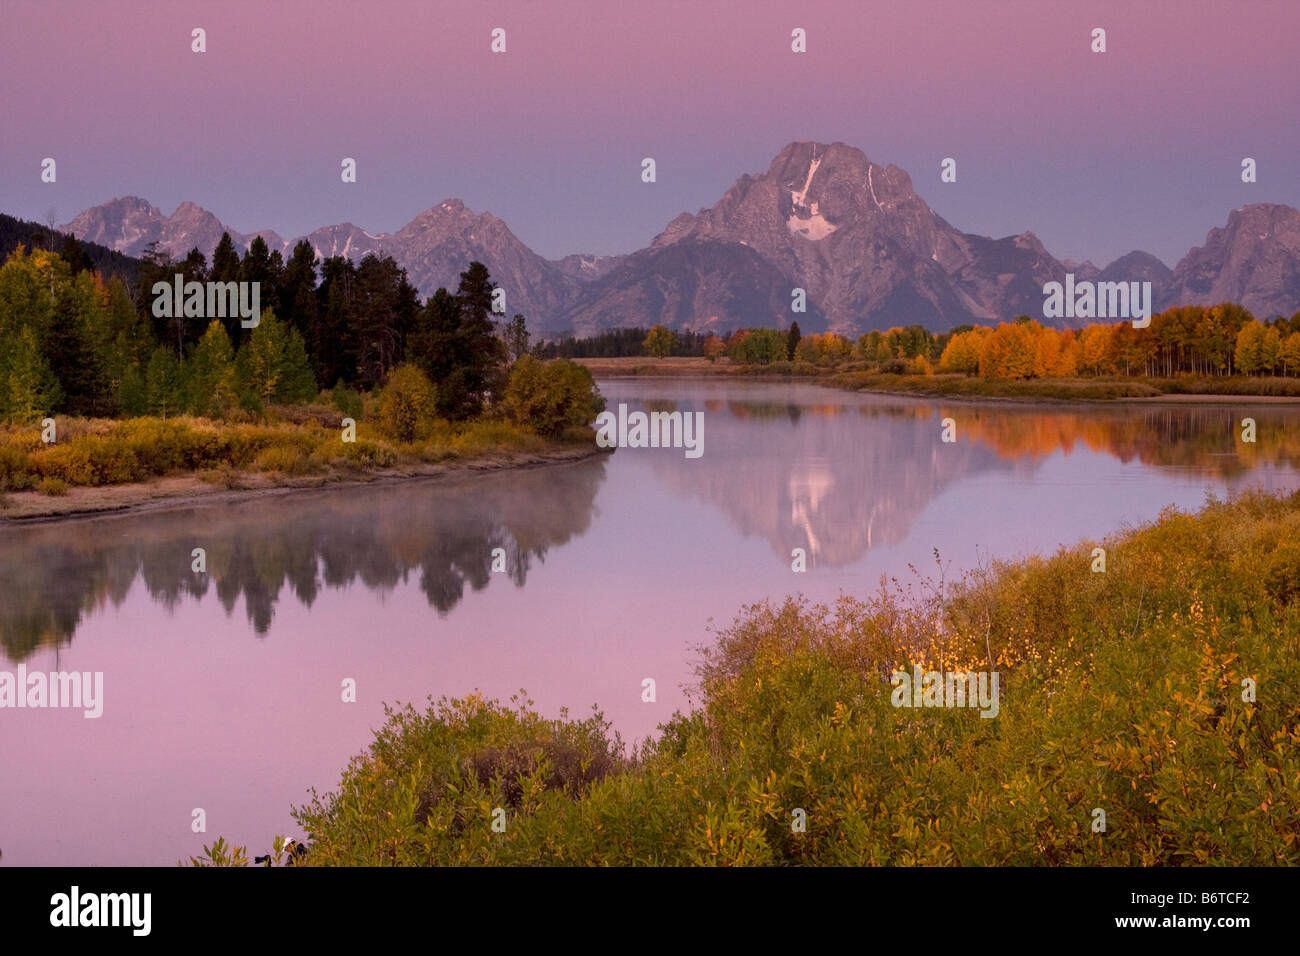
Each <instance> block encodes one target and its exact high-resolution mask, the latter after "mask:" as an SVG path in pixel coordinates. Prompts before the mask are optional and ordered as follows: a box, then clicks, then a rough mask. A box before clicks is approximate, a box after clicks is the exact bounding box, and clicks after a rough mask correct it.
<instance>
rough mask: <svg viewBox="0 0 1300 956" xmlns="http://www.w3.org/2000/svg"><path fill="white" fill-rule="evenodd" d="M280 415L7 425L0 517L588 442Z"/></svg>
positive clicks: (574, 434)
mask: <svg viewBox="0 0 1300 956" xmlns="http://www.w3.org/2000/svg"><path fill="white" fill-rule="evenodd" d="M282 412H283V417H282V418H281V419H280V420H278V421H275V422H273V423H265V424H233V423H228V422H219V421H212V420H209V419H204V418H191V417H177V418H169V419H167V420H162V419H159V418H135V419H127V420H114V419H76V418H65V417H62V416H60V417H58V418H57V419H56V420H55V428H56V435H57V438H58V441H57V442H54V443H45V442H43V441H42V440H41V434H40V431H39V430H38V429H35V428H31V427H25V428H19V427H16V426H9V427H6V428H3V429H2V430H0V518H4V517H8V518H13V517H40V516H46V515H57V514H63V513H75V512H82V511H98V510H109V509H115V508H120V507H122V506H130V505H136V504H141V503H143V502H145V501H149V500H153V499H157V498H160V497H177V496H179V497H192V496H198V495H202V494H204V493H208V492H212V491H241V490H243V491H255V490H261V489H267V488H275V487H286V486H315V485H319V484H321V483H324V482H331V481H355V480H361V479H366V478H376V477H399V476H403V475H422V474H432V473H436V472H437V471H439V470H446V469H449V468H455V467H461V466H464V467H480V466H485V465H492V464H497V465H502V464H511V463H515V462H519V463H531V462H534V461H537V460H538V459H539V458H546V457H572V456H573V455H574V454H575V453H579V452H581V451H584V450H589V449H592V448H594V441H593V439H592V432H591V431H590V430H589V429H574V430H570V431H569V432H567V433H565V434H564V435H563V436H561V437H558V438H554V439H550V438H543V437H541V436H539V435H537V434H536V433H535V432H534V431H532V430H531V429H529V428H525V427H523V426H520V425H515V424H511V423H509V422H503V421H472V422H466V423H457V424H453V423H450V422H446V421H441V422H439V423H437V425H436V426H434V427H433V428H432V429H430V430H429V432H428V434H426V435H424V436H422V437H421V438H420V439H419V440H418V441H413V442H399V441H396V440H394V439H392V438H391V437H389V436H386V435H384V434H382V433H381V432H380V431H378V430H377V429H376V428H375V427H374V426H373V425H371V424H370V423H368V422H364V421H363V422H359V423H357V425H356V435H355V441H344V440H343V436H342V430H341V429H340V428H339V427H338V422H339V418H340V416H339V414H338V413H337V412H336V411H334V410H332V409H330V408H328V407H325V406H298V407H294V408H285V409H283V410H282Z"/></svg>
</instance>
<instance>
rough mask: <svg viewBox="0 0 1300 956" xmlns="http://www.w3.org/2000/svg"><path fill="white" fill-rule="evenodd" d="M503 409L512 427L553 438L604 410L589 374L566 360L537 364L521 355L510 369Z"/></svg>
mask: <svg viewBox="0 0 1300 956" xmlns="http://www.w3.org/2000/svg"><path fill="white" fill-rule="evenodd" d="M503 404H504V407H505V411H506V414H507V416H509V417H510V418H511V420H513V421H514V422H515V423H516V424H519V425H527V426H528V427H530V428H532V429H534V430H535V431H536V432H537V433H538V434H539V435H545V436H547V437H552V438H553V437H556V436H558V435H560V434H561V433H563V432H564V430H565V429H566V428H571V427H575V426H584V425H590V424H591V423H592V422H593V421H595V419H596V416H597V415H599V414H600V413H601V412H602V411H604V409H605V400H604V399H603V398H601V397H600V391H599V389H597V388H596V383H595V381H594V380H593V379H592V377H591V372H589V371H587V369H586V368H585V367H584V366H582V365H579V364H578V363H576V362H570V361H569V360H568V359H553V360H551V361H549V362H540V361H538V360H537V359H535V358H533V357H532V356H531V355H525V356H522V357H521V358H520V359H519V360H518V361H516V362H515V364H514V366H513V367H512V368H511V369H510V378H509V381H508V382H507V383H506V393H505V400H504V403H503Z"/></svg>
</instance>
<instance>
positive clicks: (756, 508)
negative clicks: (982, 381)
mask: <svg viewBox="0 0 1300 956" xmlns="http://www.w3.org/2000/svg"><path fill="white" fill-rule="evenodd" d="M655 387H656V386H655V385H653V384H651V385H649V386H638V388H637V392H638V393H641V394H646V395H647V396H649V395H650V394H653V390H654V388H655ZM621 390H622V391H625V392H626V394H623V395H618V396H617V399H618V400H620V401H629V402H632V403H635V399H633V398H632V394H633V392H632V387H631V386H623V387H622V389H621ZM810 393H811V395H813V396H817V395H819V394H822V393H820V392H818V391H816V390H810V391H805V392H803V393H801V394H802V395H808V394H810ZM706 394H707V393H705V394H700V395H696V396H692V397H691V398H690V399H678V400H677V401H675V402H667V401H664V400H662V399H659V398H657V397H655V398H650V397H647V398H646V399H645V405H646V407H647V408H650V409H652V410H656V409H657V410H663V411H673V410H680V411H683V412H687V411H692V410H695V409H698V408H703V409H704V411H705V415H706V426H705V435H706V438H705V453H704V455H703V456H702V457H701V458H699V459H698V460H695V461H692V462H686V463H683V462H681V461H678V460H677V459H676V457H675V456H673V455H670V454H663V453H661V452H659V451H657V450H655V451H653V452H641V454H644V455H645V458H644V460H645V461H646V462H647V464H648V467H650V468H651V469H652V470H653V471H654V472H655V474H656V476H657V477H658V478H659V480H661V481H663V482H664V483H665V484H666V485H668V486H669V487H671V488H672V489H673V490H674V491H675V492H677V493H678V494H681V495H684V496H689V497H694V498H697V499H702V500H705V501H707V502H709V503H710V504H711V505H713V506H715V507H717V508H718V509H720V510H721V511H722V512H724V513H725V514H726V515H727V516H728V518H729V519H730V521H731V522H732V524H733V525H734V526H735V527H736V528H737V529H738V530H739V531H741V532H742V533H744V534H746V535H750V534H755V535H759V536H761V537H763V538H765V539H766V540H767V541H768V542H769V544H770V545H771V547H772V550H773V551H774V552H775V553H776V554H778V555H780V556H781V557H782V559H783V560H785V561H789V560H790V554H791V551H792V550H793V549H794V548H803V549H804V550H805V551H806V553H807V559H808V566H809V567H810V568H811V567H815V566H818V565H821V566H830V567H842V566H845V565H849V564H852V563H853V562H856V561H858V560H860V559H861V558H862V556H863V555H864V554H865V553H866V552H867V551H868V550H869V549H871V548H873V547H878V546H892V545H896V544H898V543H899V542H901V541H902V540H904V539H905V538H906V537H907V535H908V533H909V530H910V529H911V527H912V525H913V523H914V522H915V520H916V519H917V518H918V517H919V516H920V515H921V514H922V513H923V512H924V511H925V509H926V507H927V506H928V505H929V503H930V502H931V501H932V500H933V499H934V498H935V497H936V496H937V495H939V494H940V493H942V492H943V491H944V490H945V489H947V488H949V487H950V486H953V485H954V484H956V483H958V482H960V481H962V480H966V479H970V478H973V477H975V476H978V475H981V474H986V473H999V472H1002V473H1007V474H1012V475H1028V474H1030V473H1032V472H1033V471H1035V470H1036V469H1037V468H1039V467H1040V466H1041V465H1042V463H1043V462H1044V461H1045V460H1046V459H1048V458H1049V457H1051V456H1053V455H1056V454H1058V453H1060V454H1063V455H1065V456H1071V455H1074V454H1076V453H1080V454H1082V455H1083V457H1084V458H1096V457H1102V458H1105V457H1109V458H1112V459H1115V460H1118V461H1120V462H1122V463H1125V464H1128V463H1132V462H1136V463H1138V464H1140V465H1142V466H1145V467H1149V468H1153V469H1176V470H1178V471H1179V472H1181V473H1182V475H1183V476H1185V477H1200V478H1204V479H1208V482H1209V483H1210V484H1214V485H1232V484H1235V483H1236V482H1237V481H1238V479H1241V478H1242V477H1244V476H1246V475H1247V474H1249V473H1250V472H1251V471H1252V470H1253V469H1255V468H1258V467H1260V466H1263V465H1275V466H1277V465H1280V466H1287V467H1288V468H1296V467H1297V466H1300V433H1297V431H1296V430H1295V429H1292V428H1290V427H1289V426H1290V423H1291V422H1292V421H1293V420H1294V418H1295V412H1294V410H1291V409H1288V408H1286V407H1282V406H1267V405H1263V406H1245V405H1242V406H1205V405H1194V406H1192V405H1189V406H1177V405H1159V406H1154V405H1153V406H1132V405H1127V406H1087V407H1078V406H1073V407H1066V406H1061V407H1056V408H1047V409H1043V408H1031V407H1026V406H1013V405H998V406H990V405H985V406H975V405H969V404H961V405H946V404H943V403H932V402H923V401H910V400H904V401H894V400H890V399H884V398H880V397H875V396H873V397H858V396H852V397H848V398H841V397H839V396H834V395H830V396H829V397H827V398H825V399H822V400H817V399H816V398H815V397H814V398H813V399H812V400H807V401H804V402H801V403H798V404H795V403H792V402H790V401H788V400H772V401H745V400H736V399H727V400H722V399H717V398H710V397H706ZM1244 417H1251V418H1253V419H1254V420H1255V423H1256V432H1257V440H1256V441H1255V442H1254V443H1244V442H1242V441H1241V420H1242V419H1243V418H1244ZM944 418H952V419H953V420H954V421H955V422H956V434H957V441H956V443H952V444H945V443H943V442H941V440H940V433H941V426H940V421H941V419H944ZM629 453H630V454H637V453H638V452H637V451H635V450H634V451H631V452H629ZM988 505H989V507H990V508H994V509H996V508H999V507H1008V506H1010V503H1009V502H1007V501H1001V500H993V501H989V502H988Z"/></svg>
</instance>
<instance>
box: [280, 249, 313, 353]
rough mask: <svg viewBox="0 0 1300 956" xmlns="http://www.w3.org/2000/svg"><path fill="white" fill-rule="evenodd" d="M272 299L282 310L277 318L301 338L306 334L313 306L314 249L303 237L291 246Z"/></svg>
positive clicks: (309, 328) (307, 333) (311, 320)
mask: <svg viewBox="0 0 1300 956" xmlns="http://www.w3.org/2000/svg"><path fill="white" fill-rule="evenodd" d="M276 298H277V299H278V300H279V302H280V307H281V308H282V309H283V314H282V315H281V316H280V317H281V318H282V319H284V320H285V321H286V322H288V323H289V325H291V326H292V327H293V328H295V329H297V330H298V332H299V333H300V334H301V335H302V336H303V338H306V337H307V336H308V335H310V334H311V329H312V325H313V322H314V320H315V314H314V312H315V306H316V250H315V249H313V248H312V247H311V243H310V242H308V241H307V240H306V239H300V240H299V241H298V244H297V245H295V246H294V247H293V253H292V255H290V256H289V261H288V263H286V264H285V267H284V275H283V277H282V282H281V285H280V289H279V291H278V292H277V294H276Z"/></svg>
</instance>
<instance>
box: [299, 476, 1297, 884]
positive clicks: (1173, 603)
mask: <svg viewBox="0 0 1300 956" xmlns="http://www.w3.org/2000/svg"><path fill="white" fill-rule="evenodd" d="M1297 534H1300V493H1297V494H1295V495H1292V496H1290V497H1285V498H1284V497H1273V496H1268V495H1264V494H1261V493H1250V494H1247V495H1243V496H1242V497H1241V498H1240V499H1238V500H1236V501H1233V502H1228V503H1223V502H1217V501H1213V500H1212V501H1210V502H1209V503H1208V504H1207V506H1206V507H1205V508H1204V509H1203V510H1202V511H1201V513H1200V514H1197V515H1185V514H1180V513H1177V512H1173V511H1169V512H1167V513H1165V514H1164V515H1162V516H1161V519H1160V520H1159V521H1158V522H1155V523H1153V524H1151V525H1149V526H1146V527H1143V528H1139V529H1137V530H1134V531H1131V532H1128V533H1126V534H1124V535H1123V536H1119V537H1116V538H1114V539H1110V540H1107V541H1106V542H1104V543H1105V546H1106V548H1107V552H1108V560H1109V561H1110V562H1111V563H1112V564H1113V566H1115V567H1122V568H1126V569H1128V570H1127V571H1125V572H1124V573H1122V574H1116V573H1112V574H1093V573H1092V572H1091V548H1092V547H1093V544H1094V543H1093V542H1083V543H1081V544H1079V545H1076V546H1075V547H1073V548H1067V549H1062V550H1061V551H1060V552H1058V553H1057V554H1055V555H1053V556H1050V557H1039V558H1030V559H1028V560H1023V561H1018V562H1015V563H1007V564H995V565H994V566H993V567H992V568H990V569H988V570H987V571H978V572H976V573H973V574H970V575H968V576H966V577H965V578H964V579H962V580H961V581H959V582H957V583H956V584H955V585H948V586H937V587H931V586H930V585H929V584H928V583H927V582H924V581H922V582H920V583H919V585H918V587H917V588H915V589H912V590H908V589H907V588H901V589H898V590H894V591H889V592H882V593H880V594H878V595H876V596H873V597H870V598H868V599H855V598H852V597H848V596H842V597H841V598H840V599H839V600H837V601H836V602H835V603H834V604H832V605H816V604H811V603H809V602H807V601H805V600H802V599H788V600H786V601H784V602H782V603H779V604H761V605H755V606H752V607H749V608H745V609H744V610H743V611H742V612H741V614H740V615H739V616H738V617H737V619H736V621H735V622H734V623H733V624H732V625H731V626H730V627H728V628H726V629H724V630H722V631H721V632H719V633H718V634H717V635H716V641H715V642H714V645H713V646H712V647H711V648H710V649H708V650H706V651H704V653H703V656H702V659H701V661H700V665H699V667H698V669H697V677H698V686H697V687H696V688H695V689H694V693H693V697H695V698H696V699H698V700H699V701H700V708H699V709H698V710H696V711H694V712H692V713H690V714H687V715H682V714H678V715H675V716H674V718H673V719H672V720H670V721H669V722H668V723H667V724H666V725H664V726H662V727H661V728H660V731H661V733H660V736H659V738H658V739H657V740H656V741H651V742H647V744H646V745H645V746H644V747H642V748H641V749H640V751H639V752H637V751H634V752H633V753H632V754H631V755H630V756H627V755H625V754H624V748H623V747H622V742H621V741H620V740H619V739H618V738H617V736H616V735H615V736H614V737H612V738H611V737H610V735H609V727H608V725H607V724H606V723H605V722H604V721H603V718H601V717H600V715H599V714H596V715H595V716H594V717H592V718H589V719H588V720H585V721H573V720H570V719H568V717H567V715H566V714H562V715H561V718H560V719H559V720H546V719H544V718H542V717H540V716H539V715H537V714H536V713H535V712H533V710H532V709H531V702H525V703H522V704H519V705H518V706H517V707H515V708H508V707H505V706H503V705H500V704H498V703H496V702H485V701H483V700H481V699H480V698H478V697H477V696H471V697H469V698H467V699H465V700H453V701H446V700H444V701H440V702H439V703H438V704H436V705H433V706H430V707H429V708H428V709H427V711H424V712H418V711H416V710H415V709H414V708H412V707H409V706H408V707H406V708H403V709H399V710H389V711H388V721H387V723H386V724H385V726H384V727H383V728H382V729H381V730H380V731H379V732H378V733H377V734H376V737H375V741H374V743H373V744H372V745H371V747H370V749H369V752H368V753H366V754H364V755H362V756H360V757H358V758H355V759H354V760H353V762H352V763H351V764H350V765H349V767H348V768H347V770H346V771H345V772H344V774H343V777H342V780H341V782H340V785H339V788H338V790H337V791H336V792H334V793H331V794H328V795H326V796H325V797H324V798H321V797H316V798H314V799H313V801H312V802H311V803H310V804H309V805H307V806H305V807H302V808H299V809H295V810H294V817H295V819H296V820H297V821H298V823H299V824H300V825H301V826H302V827H303V828H304V829H305V830H306V831H307V832H309V833H311V834H312V836H313V839H314V840H315V843H314V846H313V847H312V849H311V852H310V854H309V855H308V857H307V860H306V862H307V863H309V864H313V865H356V864H360V865H440V864H479V865H481V864H484V863H488V864H498V865H501V864H521V863H522V864H533V865H538V864H552V865H593V864H597V865H599V864H605V865H625V864H668V865H717V864H741V865H752V864H780V865H790V864H817V865H836V866H843V865H860V864H892V865H915V864H940V865H954V864H961V865H1006V864H1013V865H1017V864H1018V865H1043V864H1047V865H1099V864H1102V865H1118V866H1135V865H1144V866H1153V865H1163V866H1178V865H1189V864H1190V865H1225V864H1235V865H1252V864H1253V865H1258V864H1273V865H1292V866H1294V865H1297V864H1300V842H1298V841H1297V840H1296V837H1295V820H1296V818H1297V814H1300V792H1298V791H1297V790H1296V788H1295V787H1294V786H1293V785H1292V781H1294V780H1295V779H1296V777H1297V774H1300V746H1297V744H1300V673H1298V672H1297V670H1296V667H1295V660H1296V657H1297V655H1300V605H1297V603H1296V602H1295V600H1294V597H1295V590H1294V588H1293V586H1292V585H1293V583H1294V579H1295V575H1296V569H1297V567H1300V558H1298V557H1297V555H1298V554H1300V552H1298V551H1297V550H1296V548H1295V547H1294V545H1291V544H1290V542H1292V541H1294V540H1295V539H1296V536H1297ZM1261 568H1265V569H1267V570H1266V571H1265V572H1264V573H1263V574H1261V573H1260V569H1261ZM912 665H917V666H920V667H922V669H924V670H931V669H933V670H940V671H953V670H961V671H971V670H986V669H992V670H995V671H997V672H999V673H1000V675H1001V677H1002V682H1001V702H1000V703H1001V707H1000V711H999V714H998V716H997V718H996V719H983V718H982V717H981V716H980V714H979V713H978V712H976V711H975V710H974V709H971V708H951V709H949V708H942V707H938V708H925V709H911V708H907V709H900V708H897V707H895V706H893V703H892V699H891V698H892V693H891V690H892V683H891V675H892V673H893V672H894V671H895V670H900V669H901V670H910V667H911V666H912ZM1246 677H1250V678H1252V679H1253V680H1254V681H1255V682H1256V683H1257V684H1258V686H1259V688H1260V690H1261V692H1262V691H1263V689H1264V688H1267V689H1268V690H1267V698H1265V697H1264V696H1261V697H1260V700H1259V702H1258V703H1256V702H1254V701H1253V700H1250V699H1243V698H1244V695H1243V692H1242V691H1243V684H1244V678H1246ZM498 807H499V808H502V809H504V810H506V812H507V814H508V830H507V831H506V833H505V834H500V833H496V834H494V833H493V831H492V827H491V817H492V813H493V811H494V809H495V808H498ZM794 807H801V808H805V810H806V812H807V816H808V823H809V826H808V829H807V831H806V832H803V833H794V832H792V829H791V826H790V821H791V808H794ZM1096 807H1102V808H1104V809H1105V810H1106V814H1107V818H1108V820H1109V821H1110V822H1111V825H1110V827H1109V829H1108V831H1107V832H1106V833H1105V835H1104V836H1100V835H1098V834H1095V833H1093V832H1092V830H1091V823H1092V821H1093V813H1092V810H1093V808H1096Z"/></svg>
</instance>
